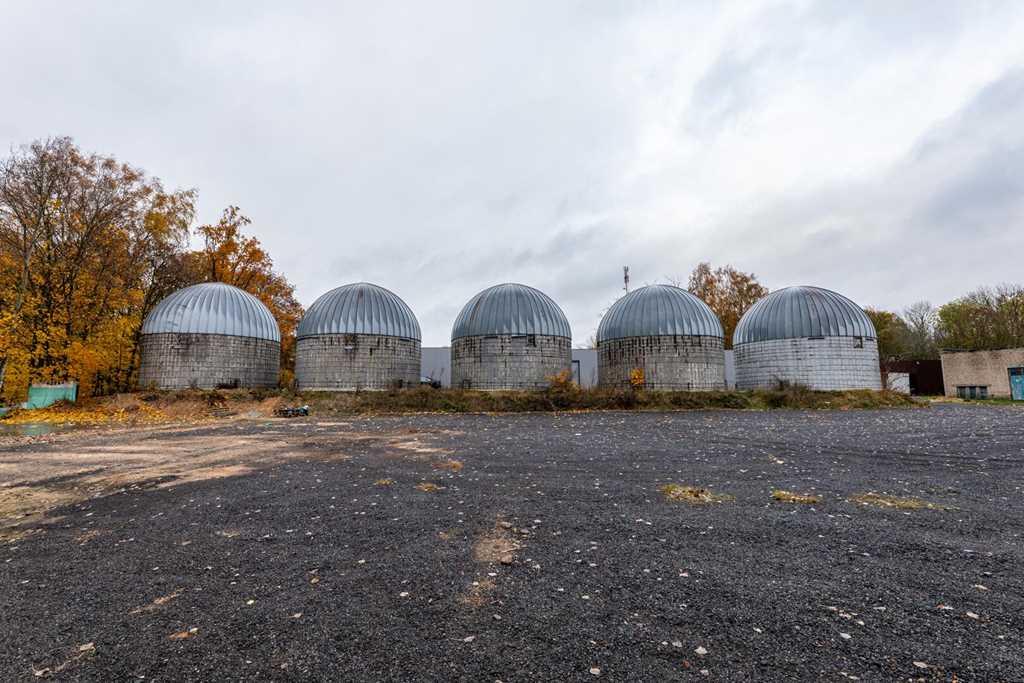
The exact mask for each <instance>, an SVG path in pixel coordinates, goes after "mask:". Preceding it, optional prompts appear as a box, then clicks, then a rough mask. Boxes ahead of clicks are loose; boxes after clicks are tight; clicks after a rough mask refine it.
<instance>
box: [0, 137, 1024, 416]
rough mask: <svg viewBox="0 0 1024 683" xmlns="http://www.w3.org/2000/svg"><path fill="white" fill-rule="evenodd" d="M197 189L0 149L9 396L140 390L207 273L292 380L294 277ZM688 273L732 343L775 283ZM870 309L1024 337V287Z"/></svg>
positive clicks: (88, 158)
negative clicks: (33, 388) (151, 338)
mask: <svg viewBox="0 0 1024 683" xmlns="http://www.w3.org/2000/svg"><path fill="white" fill-rule="evenodd" d="M197 196H198V194H197V192H196V190H194V189H188V190H174V191H170V190H167V189H165V188H164V186H163V185H162V183H161V182H160V180H159V179H158V178H155V177H152V176H150V175H148V174H147V173H146V172H145V171H143V170H141V169H139V168H136V167H134V166H131V165H130V164H126V163H122V162H119V161H118V160H116V159H115V158H113V157H110V156H103V155H99V154H94V153H86V152H84V151H82V150H81V149H79V148H78V146H76V145H75V143H74V141H73V140H72V139H70V138H66V137H62V138H52V139H48V140H40V141H36V142H33V143H32V144H30V145H26V146H24V147H21V148H19V149H17V150H15V151H13V152H12V153H11V154H10V155H9V156H8V157H7V158H5V159H3V160H2V161H0V402H2V401H6V402H14V401H18V400H21V399H22V398H23V397H24V396H25V394H26V392H27V389H28V386H29V384H30V383H33V382H43V383H58V382H65V381H69V380H75V381H78V382H79V385H80V393H81V394H82V395H102V394H108V393H113V392H118V391H128V390H130V389H132V388H133V387H134V384H135V379H136V375H137V372H138V366H139V341H140V339H139V337H140V328H141V326H142V321H143V320H144V319H145V317H146V315H147V314H148V313H149V312H150V311H151V310H152V309H153V307H154V306H155V305H156V304H157V303H158V302H159V301H160V300H161V299H163V298H164V297H165V296H167V295H168V294H170V293H171V292H173V291H175V290H177V289H179V288H181V287H185V286H187V285H191V284H196V283H199V282H225V283H228V284H232V285H235V286H237V287H240V288H242V289H244V290H246V291H248V292H250V293H252V294H253V295H255V296H256V297H257V298H259V299H260V300H261V301H262V302H263V303H264V304H266V305H267V307H268V308H269V309H270V311H271V312H272V313H273V315H274V317H275V318H276V319H277V322H278V325H279V326H280V328H281V338H282V349H281V353H282V359H281V367H282V377H281V380H282V383H283V384H284V385H286V386H287V385H288V384H290V382H291V379H292V369H293V368H294V354H295V330H296V327H297V326H298V322H299V319H300V318H301V316H302V313H303V310H302V307H301V306H300V305H299V303H298V301H296V299H295V296H294V286H293V285H292V284H291V283H290V282H289V281H288V280H287V278H285V277H284V276H283V275H282V274H281V273H279V272H277V271H276V270H275V269H274V264H273V260H272V259H271V257H270V255H269V254H268V253H267V252H266V250H265V249H264V248H263V246H262V245H261V244H260V242H259V240H258V239H256V238H255V237H253V236H251V235H247V234H246V230H247V229H248V227H249V225H250V224H251V221H250V220H249V218H248V217H246V216H245V215H244V214H243V213H242V211H241V210H240V209H239V208H238V207H236V206H229V207H227V208H226V209H224V211H223V213H222V215H221V217H220V220H218V221H217V222H216V223H212V224H204V225H198V226H196V225H194V223H195V217H196V216H195V213H196V200H197ZM669 280H670V281H672V282H673V284H676V285H680V286H681V285H682V284H683V283H682V282H681V280H680V279H673V278H669ZM685 284H686V286H687V288H688V289H689V290H690V291H691V292H692V293H694V294H695V295H697V296H698V297H700V298H701V299H703V300H704V301H705V302H707V304H708V305H709V306H710V307H711V309H712V310H713V311H714V312H715V313H716V314H717V315H718V317H719V320H721V322H722V327H723V328H724V331H725V339H726V344H727V345H730V344H731V340H732V334H733V331H734V330H735V328H736V324H737V323H738V322H739V319H740V318H741V317H742V315H743V314H744V313H745V312H746V311H747V309H748V308H749V307H750V306H752V305H753V304H754V302H756V301H757V300H758V299H760V298H761V297H763V296H765V295H766V294H767V293H768V289H767V288H766V287H764V286H763V285H762V284H761V283H760V282H758V280H757V277H756V276H755V275H754V274H753V273H746V272H743V271H740V270H737V269H736V268H733V267H732V266H729V265H727V266H724V267H718V268H713V267H712V266H711V265H710V264H709V263H700V264H698V266H697V267H696V268H695V269H694V271H693V272H692V273H691V275H690V277H689V279H688V281H687V282H686V283H685ZM866 312H867V314H868V316H869V317H870V318H871V320H872V322H873V323H874V325H875V328H876V330H877V332H878V341H879V353H880V356H881V357H882V359H883V360H889V359H896V360H914V359H930V358H938V356H939V351H940V350H941V349H943V348H956V349H969V350H983V349H998V348H1010V347H1022V346H1024V287H1021V286H1016V285H1000V286H998V287H990V288H981V289H978V290H975V291H973V292H970V293H968V294H966V295H964V296H963V297H960V298H958V299H956V300H954V301H951V302H949V303H947V304H945V305H943V306H941V307H938V308H936V307H934V306H932V305H931V304H929V303H928V302H918V303H916V304H914V305H912V306H910V307H908V308H907V309H905V310H904V311H902V312H898V313H897V312H893V311H885V310H879V309H873V308H868V309H866ZM727 347H728V346H727Z"/></svg>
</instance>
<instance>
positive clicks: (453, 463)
mask: <svg viewBox="0 0 1024 683" xmlns="http://www.w3.org/2000/svg"><path fill="white" fill-rule="evenodd" d="M433 467H434V469H435V470H449V471H451V472H461V471H462V468H463V464H462V462H461V461H459V460H452V459H450V458H449V459H448V460H441V461H440V462H435V463H434V465H433Z"/></svg>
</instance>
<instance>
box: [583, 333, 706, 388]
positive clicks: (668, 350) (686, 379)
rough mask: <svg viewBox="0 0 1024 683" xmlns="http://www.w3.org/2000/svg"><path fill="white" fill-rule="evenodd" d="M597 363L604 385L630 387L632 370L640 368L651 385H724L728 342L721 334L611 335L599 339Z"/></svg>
mask: <svg viewBox="0 0 1024 683" xmlns="http://www.w3.org/2000/svg"><path fill="white" fill-rule="evenodd" d="M597 363H598V382H599V383H600V385H601V386H603V387H629V386H630V374H631V372H632V371H633V370H634V369H636V368H640V369H642V370H643V371H644V387H646V388H648V389H664V390H682V391H711V390H716V389H725V344H724V342H723V340H722V339H721V338H718V337H701V336H650V337H629V338H625V339H611V340H609V341H602V342H599V343H598V345H597Z"/></svg>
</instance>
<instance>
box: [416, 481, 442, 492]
mask: <svg viewBox="0 0 1024 683" xmlns="http://www.w3.org/2000/svg"><path fill="white" fill-rule="evenodd" d="M443 488H444V487H443V486H438V485H437V484H434V483H433V482H429V481H423V482H420V483H419V484H416V490H417V491H423V493H437V492H438V491H441V490H442V489H443Z"/></svg>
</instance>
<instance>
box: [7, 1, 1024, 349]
mask: <svg viewBox="0 0 1024 683" xmlns="http://www.w3.org/2000/svg"><path fill="white" fill-rule="evenodd" d="M55 15H59V16H60V17H61V21H53V17H54V16H55ZM1022 26H1024V9H1021V8H1018V7H1016V6H1014V5H1013V4H1009V3H1008V4H1005V5H992V6H989V7H988V8H987V9H986V10H985V11H979V10H978V9H977V8H976V6H975V5H973V4H972V3H967V2H963V3H960V2H949V3H939V4H936V3H934V2H929V3H919V2H910V3H900V4H899V5H898V6H889V5H885V6H868V7H865V6H859V5H858V6H853V5H850V4H849V3H845V2H811V3H802V2H800V3H793V2H786V1H781V2H776V1H773V0H765V1H764V2H755V3H744V4H742V5H735V6H728V7H727V6H724V5H721V4H720V3H715V2H707V3H643V4H621V3H564V4H559V3H554V4H552V3H541V2H522V3H505V4H493V3H476V2H469V1H468V0H467V1H465V2H439V3H421V4H415V3H414V4H406V5H389V4H384V5H381V4H367V3H326V2H324V3H320V2H309V3H304V4H302V5H298V6H292V5H283V4H279V3H248V2H246V3H242V2H237V3H194V4H191V5H187V6H185V7H182V6H179V5H174V6H171V5H153V4H134V5H132V4H129V5H125V4H123V3H116V4H115V3H109V4H107V3H102V2H97V3H89V4H88V5H83V4H77V5H76V4H71V5H69V4H67V3H60V2H53V3H47V2H45V1H42V2H38V3H21V4H13V5H10V6H9V7H5V16H4V22H2V23H0V63H2V64H5V65H7V66H8V68H7V71H6V72H5V78H6V91H7V92H8V93H16V96H15V97H10V98H8V100H7V101H6V102H5V106H4V108H2V110H0V143H2V144H4V145H6V146H10V145H17V144H21V143H24V142H28V141H31V140H32V139H34V138H39V137H45V136H48V135H57V134H70V135H72V136H74V137H75V138H76V139H77V140H78V141H79V143H80V144H81V145H82V146H83V147H85V148H86V149H90V150H97V151H100V152H104V153H112V154H115V155H117V156H118V157H119V158H122V159H124V160H127V161H130V162H132V163H134V164H137V165H140V166H142V167H143V168H145V169H147V170H148V171H149V172H151V173H154V174H156V175H158V176H160V177H161V178H163V179H164V181H165V182H166V183H167V184H168V185H169V186H172V187H173V186H182V187H193V186H194V187H198V188H199V190H200V207H199V208H200V214H201V215H200V218H201V220H204V221H207V220H214V219H215V218H216V216H217V214H218V213H219V211H220V209H221V208H223V207H224V206H226V205H227V204H238V205H240V206H242V208H243V210H245V211H246V213H247V214H249V215H250V216H251V217H252V218H253V219H254V224H253V229H254V231H255V232H256V234H257V235H258V236H259V237H260V239H261V240H263V242H264V243H265V244H266V246H267V247H268V249H269V251H270V252H271V254H273V256H274V258H275V262H276V263H277V265H278V267H280V268H281V269H282V270H283V271H284V272H285V273H286V274H287V276H288V277H289V278H290V279H291V280H292V281H294V282H295V283H296V285H297V291H298V294H299V297H300V299H301V300H302V301H303V303H305V304H307V305H308V304H309V303H311V302H312V301H313V300H314V299H315V298H316V297H317V296H319V295H320V294H322V293H323V292H325V291H327V290H328V289H331V288H333V287H335V286H338V285H340V284H343V283H346V282H352V281H355V280H370V281H373V282H377V283H379V284H381V285H383V286H386V287H388V288H389V289H392V290H393V291H395V292H396V293H398V294H399V295H400V296H402V297H403V298H404V299H405V300H406V301H407V302H408V303H409V304H410V305H411V306H412V307H413V310H414V311H415V312H416V313H417V315H418V316H419V318H420V321H421V324H422V326H423V332H424V341H425V343H427V344H441V343H445V342H446V341H447V339H448V335H449V332H450V326H451V322H452V320H453V319H454V317H455V315H456V313H457V312H458V310H459V308H460V307H461V306H462V304H463V303H465V301H466V300H467V299H468V298H469V297H470V296H472V295H473V294H474V293H475V292H477V291H479V290H480V289H482V288H483V287H485V286H488V285H490V284H494V283H495V282H498V281H502V280H515V281H521V282H525V283H527V284H530V285H533V286H536V287H538V288H540V289H542V290H544V291H546V292H547V293H548V294H550V295H551V296H552V297H554V298H555V299H556V300H557V301H558V302H559V303H560V304H561V305H562V307H563V308H564V309H565V311H566V313H567V315H568V316H569V318H570V322H571V324H572V325H573V329H574V331H575V334H576V341H577V342H581V341H583V340H584V339H586V337H587V336H588V335H589V334H590V332H591V331H592V330H593V329H594V327H596V324H597V320H598V317H599V315H600V313H601V311H602V310H603V309H604V308H605V307H606V306H607V305H608V304H609V303H611V302H612V301H613V300H614V299H615V298H616V297H617V296H618V295H619V294H621V287H622V285H621V267H622V266H623V265H629V266H630V267H631V270H632V275H633V281H634V283H636V284H642V283H647V282H654V281H659V280H663V279H664V277H665V276H667V275H671V276H681V277H684V278H685V277H686V275H687V274H688V273H689V272H690V270H691V269H692V268H693V266H694V265H695V264H696V263H697V262H699V261H701V260H711V261H713V262H716V263H726V262H731V263H733V264H734V265H736V266H737V267H740V268H743V269H744V270H753V271H755V272H757V273H758V274H759V275H760V276H762V278H763V279H764V280H765V282H767V283H768V284H769V285H771V286H781V285H784V284H793V283H797V282H807V283H810V284H820V285H823V286H828V287H832V288H834V289H837V290H840V291H843V292H844V293H846V294H848V295H850V296H852V297H854V298H856V299H858V300H861V301H863V302H865V303H873V304H875V305H882V306H888V307H892V308H899V307H902V306H903V305H905V304H906V303H908V302H910V301H914V300H917V299H921V298H929V299H933V300H942V299H943V298H945V297H949V296H952V295H955V294H957V293H959V292H961V291H963V290H964V289H966V288H967V287H970V286H974V285H976V284H982V283H984V282H991V281H998V280H1004V279H1007V277H1008V276H1007V273H1012V272H1014V270H1013V267H1014V264H1013V263H1012V262H1011V256H1010V251H1011V250H1012V249H1014V248H1017V249H1018V253H1019V247H1020V240H1021V239H1022V238H1019V237H1017V235H1018V234H1019V233H1020V232H1021V231H1020V230H1013V229H1011V226H1019V225H1020V222H1021V204H1020V199H1018V198H1019V197H1020V196H1022V194H1024V193H1022V192H1021V189H1024V188H1022V187H1021V184H1022V181H1021V180H1020V179H1021V178H1024V173H1021V170H1022V162H1024V159H1022V152H1021V150H1022V148H1024V138H1022V133H1021V130H1022V129H1021V127H1020V124H1019V122H1020V120H1021V116H1022V114H1024V105H1022V100H1024V98H1022V96H1021V89H1022V88H1024V84H1022V81H1021V77H1020V75H1019V71H1016V69H1019V68H1020V67H1021V64H1020V60H1021V58H1022V57H1021V53H1020V50H1019V46H1017V45H1016V44H1015V41H1014V38H1015V30H1016V34H1018V35H1019V29H1020V27H1022ZM1016 42H1019V41H1016ZM948 53H955V56H956V60H955V61H954V62H943V61H942V59H943V57H944V56H945V55H946V54H948ZM937 65H940V66H937ZM15 67H16V68H15ZM943 69H945V71H943ZM999 74H1002V76H999ZM984 75H987V76H986V77H987V78H988V80H989V81H990V83H989V85H988V87H984V88H981V89H978V90H977V91H976V92H971V90H970V88H968V87H967V85H965V84H967V83H970V84H971V87H975V85H976V84H977V83H981V82H982V81H983V80H984V79H983V78H982V76H984ZM918 82H923V83H926V84H932V85H933V86H934V87H932V88H930V89H928V88H926V89H923V90H921V91H920V92H918V91H915V92H914V93H913V94H907V93H905V92H904V91H905V90H906V89H907V88H908V84H911V85H913V84H914V83H918ZM857 88H862V89H863V91H864V93H865V94H864V95H863V96H862V97H859V98H857V97H853V98H850V97H849V96H848V94H849V93H850V92H851V91H852V92H855V93H857V92H860V91H859V90H857ZM951 93H959V94H958V95H957V96H956V97H955V98H954V96H953V95H952V94H951ZM964 93H970V95H965V94H964ZM844 96H846V97H847V99H844V100H842V101H843V102H845V103H846V105H845V106H848V107H849V108H850V110H849V111H847V110H843V109H840V110H837V109H835V108H830V107H829V104H830V103H831V102H833V101H834V100H836V99H837V98H843V97H844ZM912 97H920V98H921V99H920V101H911V98H912ZM880 111H881V112H883V113H884V114H885V116H890V117H893V121H892V124H893V127H895V128H896V129H898V130H901V131H905V133H904V134H902V135H901V136H900V137H895V136H892V135H888V136H887V135H886V133H887V130H886V127H884V126H882V127H879V120H880V118H879V112H880ZM950 114H952V115H951V116H950ZM843 117H848V120H847V119H844V118H843ZM896 117H902V118H901V119H900V120H895V119H896ZM941 117H948V118H946V120H944V121H939V120H938V118H941ZM834 119H841V120H840V122H839V123H838V124H836V123H835V122H834ZM881 120H882V123H883V124H884V123H887V120H886V119H884V118H882V119H881ZM908 121H909V122H908ZM872 126H874V127H873V128H872ZM822 131H827V132H829V133H830V135H831V137H829V136H828V135H824V134H822ZM876 138H879V139H876ZM882 138H884V140H880V139H882ZM806 139H813V140H815V141H820V142H817V143H816V144H818V145H820V146H821V147H823V148H824V149H823V150H818V149H810V150H808V149H806V145H804V146H802V145H801V143H803V142H804V140H806ZM775 141H778V144H771V143H773V142H775ZM850 141H853V142H852V143H851V142H850ZM915 141H916V142H915ZM858 147H863V148H865V149H867V150H869V151H870V152H872V153H871V154H868V155H864V156H863V157H861V156H858V155H857V154H855V153H854V152H855V151H856V149H857V148H858ZM833 148H834V149H835V150H836V153H835V156H836V157H837V158H836V159H833V158H832V155H831V154H829V152H830V151H831V150H832V149H833ZM851 149H853V150H854V151H853V152H851V151H850V150H851ZM797 150H802V151H797ZM904 151H905V153H904ZM819 152H821V153H819ZM851 159H852V161H851ZM880 159H885V161H884V162H883V161H879V160H880ZM844 164H846V165H844ZM776 176H778V177H779V178H782V179H784V180H779V181H778V182H775V181H776ZM997 275H998V276H997Z"/></svg>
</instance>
